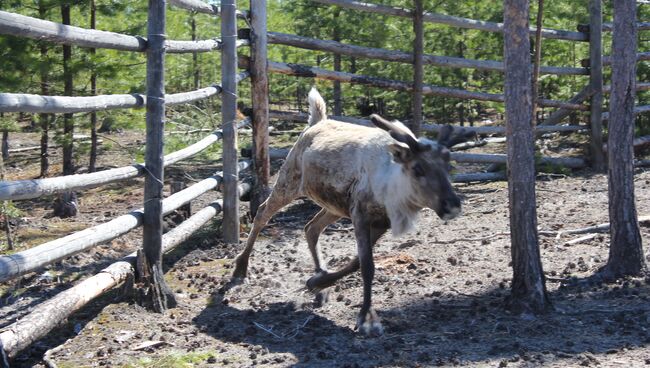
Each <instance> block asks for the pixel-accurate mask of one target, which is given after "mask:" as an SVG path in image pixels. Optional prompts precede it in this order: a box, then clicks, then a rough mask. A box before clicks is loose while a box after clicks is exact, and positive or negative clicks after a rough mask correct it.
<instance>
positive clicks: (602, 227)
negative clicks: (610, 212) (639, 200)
mask: <svg viewBox="0 0 650 368" xmlns="http://www.w3.org/2000/svg"><path fill="white" fill-rule="evenodd" d="M638 222H639V223H640V224H643V223H648V222H650V216H640V217H639V219H638ZM609 227H610V223H609V222H605V223H602V224H598V225H594V226H587V227H583V228H579V229H568V230H560V231H558V233H557V235H556V239H560V238H561V237H562V236H564V235H579V234H593V233H606V232H608V231H609Z"/></svg>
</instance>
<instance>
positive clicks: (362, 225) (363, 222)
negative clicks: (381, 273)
mask: <svg viewBox="0 0 650 368" xmlns="http://www.w3.org/2000/svg"><path fill="white" fill-rule="evenodd" d="M355 212H356V213H355V214H354V215H353V217H354V218H353V219H352V221H353V222H354V234H355V236H356V238H357V252H358V255H359V264H360V266H361V277H362V279H363V304H362V305H361V311H360V312H359V317H358V318H357V326H356V328H357V329H359V331H361V332H362V333H363V334H365V335H368V336H379V335H381V334H382V333H383V332H384V329H383V328H382V326H381V322H380V321H379V317H377V313H375V311H374V310H373V309H372V308H371V298H372V279H373V277H374V276H375V263H374V260H373V259H372V248H373V243H374V241H373V236H372V233H373V229H372V227H371V226H370V223H369V221H368V219H367V217H366V216H364V214H363V213H359V212H358V211H355Z"/></svg>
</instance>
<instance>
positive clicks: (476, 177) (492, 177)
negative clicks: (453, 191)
mask: <svg viewBox="0 0 650 368" xmlns="http://www.w3.org/2000/svg"><path fill="white" fill-rule="evenodd" d="M506 179H507V177H506V173H505V172H487V173H468V174H455V175H452V176H451V180H452V181H453V182H454V183H471V182H477V181H498V180H506Z"/></svg>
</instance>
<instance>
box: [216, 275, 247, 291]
mask: <svg viewBox="0 0 650 368" xmlns="http://www.w3.org/2000/svg"><path fill="white" fill-rule="evenodd" d="M244 281H245V278H243V277H237V276H234V275H233V276H232V277H231V278H230V281H228V282H227V283H226V284H225V285H223V286H222V287H221V288H220V289H219V294H225V293H226V291H229V290H230V289H232V288H234V287H235V286H239V285H241V284H243V283H244Z"/></svg>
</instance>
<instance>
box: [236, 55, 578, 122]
mask: <svg viewBox="0 0 650 368" xmlns="http://www.w3.org/2000/svg"><path fill="white" fill-rule="evenodd" d="M240 65H241V67H243V68H248V65H249V61H248V60H247V59H246V58H243V57H242V58H240ZM269 71H270V72H273V73H280V74H285V75H293V76H297V77H307V78H319V79H327V80H338V81H341V82H346V83H352V84H364V85H370V86H374V87H379V88H387V89H393V90H398V91H407V92H412V91H413V84H412V83H409V82H403V81H396V80H390V79H384V78H378V77H371V76H365V75H358V74H352V73H344V72H334V71H331V70H325V69H320V68H315V67H310V66H306V65H300V64H287V63H279V62H274V61H269ZM422 93H423V94H424V95H435V96H446V97H454V98H459V99H472V100H479V101H495V102H503V101H504V97H503V95H502V94H495V93H485V92H472V91H467V90H463V89H457V88H448V87H438V86H433V85H430V84H425V85H424V86H423V90H422ZM539 105H540V106H549V107H562V108H567V109H573V110H587V109H588V108H589V107H588V106H586V105H581V104H572V103H568V102H563V101H554V100H547V99H540V100H539Z"/></svg>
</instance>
